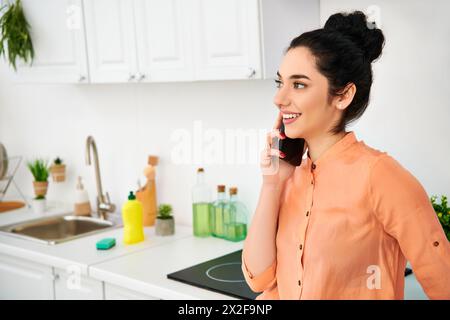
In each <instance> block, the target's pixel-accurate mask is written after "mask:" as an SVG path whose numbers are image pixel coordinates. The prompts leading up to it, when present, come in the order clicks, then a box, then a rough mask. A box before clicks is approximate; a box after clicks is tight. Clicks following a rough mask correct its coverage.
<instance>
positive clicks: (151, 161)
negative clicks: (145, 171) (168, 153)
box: [148, 156, 159, 166]
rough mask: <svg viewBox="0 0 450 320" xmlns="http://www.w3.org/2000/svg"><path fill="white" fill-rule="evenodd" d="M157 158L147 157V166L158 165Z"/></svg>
mask: <svg viewBox="0 0 450 320" xmlns="http://www.w3.org/2000/svg"><path fill="white" fill-rule="evenodd" d="M158 160H159V157H158V156H148V164H149V165H151V166H156V165H157V164H158Z"/></svg>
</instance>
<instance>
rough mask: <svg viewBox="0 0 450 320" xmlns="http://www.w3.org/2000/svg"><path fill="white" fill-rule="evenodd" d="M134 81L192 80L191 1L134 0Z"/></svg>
mask: <svg viewBox="0 0 450 320" xmlns="http://www.w3.org/2000/svg"><path fill="white" fill-rule="evenodd" d="M135 5H136V6H135V8H136V10H135V14H136V35H137V46H138V57H139V58H138V61H139V75H138V81H152V82H154V81H189V80H193V79H194V74H193V71H194V70H193V61H192V45H191V29H192V28H191V23H190V19H191V15H190V11H191V10H192V5H191V1H189V0H136V1H135Z"/></svg>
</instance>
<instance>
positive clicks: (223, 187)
mask: <svg viewBox="0 0 450 320" xmlns="http://www.w3.org/2000/svg"><path fill="white" fill-rule="evenodd" d="M217 191H218V192H225V185H223V184H219V185H218V186H217Z"/></svg>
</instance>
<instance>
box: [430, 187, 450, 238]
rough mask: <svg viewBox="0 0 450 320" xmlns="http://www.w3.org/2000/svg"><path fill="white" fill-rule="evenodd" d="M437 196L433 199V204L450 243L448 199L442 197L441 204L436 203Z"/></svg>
mask: <svg viewBox="0 0 450 320" xmlns="http://www.w3.org/2000/svg"><path fill="white" fill-rule="evenodd" d="M436 199H437V196H432V197H431V204H432V205H433V208H434V211H436V214H437V216H438V218H439V222H440V223H441V225H442V228H443V229H444V232H445V235H446V236H447V239H448V240H449V241H450V208H449V207H448V203H447V197H446V196H441V203H437V202H436Z"/></svg>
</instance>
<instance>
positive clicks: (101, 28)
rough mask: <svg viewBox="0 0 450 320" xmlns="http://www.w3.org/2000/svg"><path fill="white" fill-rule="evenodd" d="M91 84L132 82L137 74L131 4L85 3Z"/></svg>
mask: <svg viewBox="0 0 450 320" xmlns="http://www.w3.org/2000/svg"><path fill="white" fill-rule="evenodd" d="M84 12H85V20H86V31H87V32H86V36H87V44H88V45H87V47H88V57H89V71H90V75H91V82H127V81H133V80H134V77H135V75H136V73H137V56H136V38H135V28H134V10H133V3H132V1H130V0H84Z"/></svg>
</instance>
